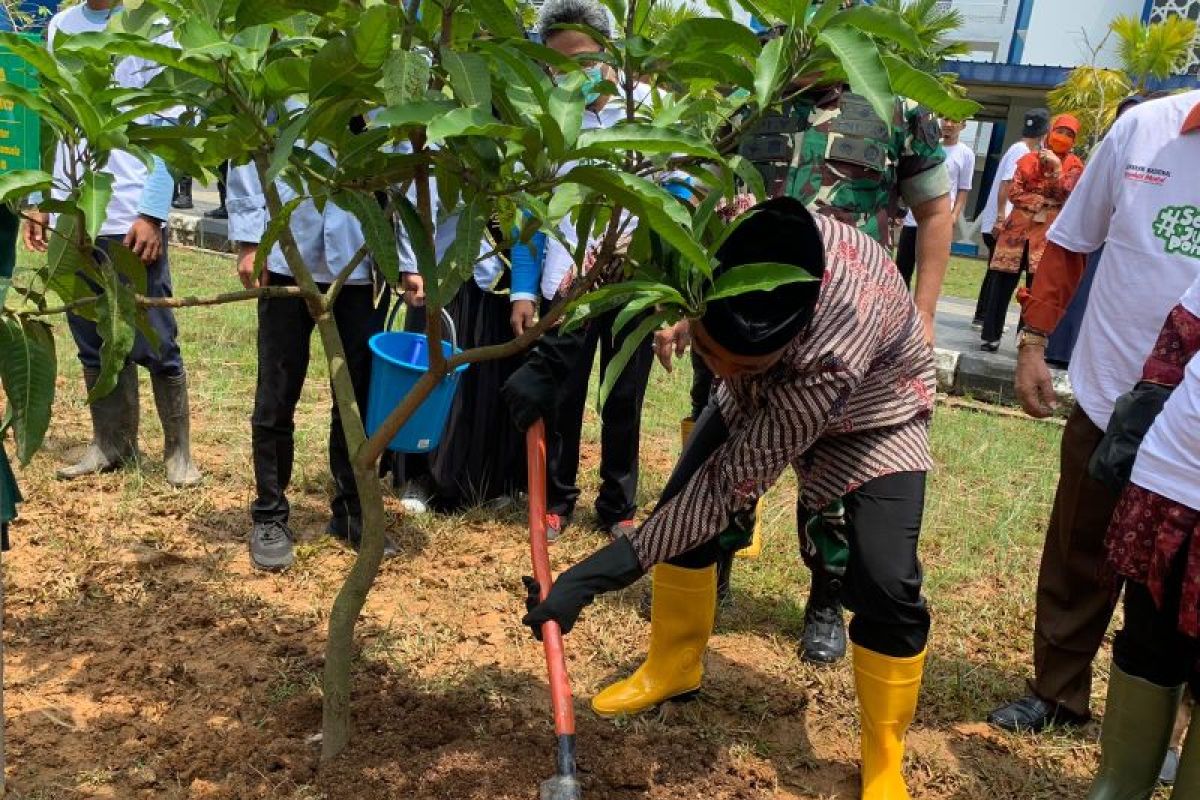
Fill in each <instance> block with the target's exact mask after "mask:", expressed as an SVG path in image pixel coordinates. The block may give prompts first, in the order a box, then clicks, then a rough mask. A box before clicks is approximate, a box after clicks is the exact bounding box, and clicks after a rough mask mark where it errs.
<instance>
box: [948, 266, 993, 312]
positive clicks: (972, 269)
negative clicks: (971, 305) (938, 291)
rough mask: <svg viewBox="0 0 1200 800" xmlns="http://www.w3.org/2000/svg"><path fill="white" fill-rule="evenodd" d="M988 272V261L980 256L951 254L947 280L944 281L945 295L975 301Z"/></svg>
mask: <svg viewBox="0 0 1200 800" xmlns="http://www.w3.org/2000/svg"><path fill="white" fill-rule="evenodd" d="M985 274H987V262H986V261H984V260H983V259H979V258H963V257H962V256H951V257H950V267H949V269H947V270H946V280H945V282H944V283H942V295H943V296H944V297H959V298H963V299H965V300H971V301H974V300H975V299H976V298H977V297H979V287H980V286H981V285H982V284H983V276H984V275H985Z"/></svg>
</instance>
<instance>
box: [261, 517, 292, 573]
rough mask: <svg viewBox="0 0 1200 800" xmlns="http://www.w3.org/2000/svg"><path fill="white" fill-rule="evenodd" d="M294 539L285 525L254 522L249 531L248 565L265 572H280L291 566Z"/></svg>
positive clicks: (281, 523)
mask: <svg viewBox="0 0 1200 800" xmlns="http://www.w3.org/2000/svg"><path fill="white" fill-rule="evenodd" d="M295 540H296V537H295V536H294V535H293V534H292V530H291V528H289V527H288V526H287V523H285V522H280V521H278V520H273V521H271V522H256V523H254V527H253V528H252V529H251V531H250V563H251V564H253V565H254V567H255V568H256V569H261V570H265V571H266V572H282V571H283V570H285V569H287V568H288V567H290V566H291V565H292V560H293V559H294V555H293V553H292V543H293V542H294V541H295Z"/></svg>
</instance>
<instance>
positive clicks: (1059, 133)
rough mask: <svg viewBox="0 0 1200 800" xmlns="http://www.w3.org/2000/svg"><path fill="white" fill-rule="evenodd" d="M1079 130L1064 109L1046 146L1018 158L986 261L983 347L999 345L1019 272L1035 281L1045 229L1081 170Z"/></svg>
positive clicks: (1028, 281)
mask: <svg viewBox="0 0 1200 800" xmlns="http://www.w3.org/2000/svg"><path fill="white" fill-rule="evenodd" d="M1078 134H1079V120H1077V119H1075V117H1073V116H1071V115H1070V114H1060V115H1058V116H1057V117H1055V118H1054V121H1053V122H1052V123H1051V124H1050V133H1049V134H1048V135H1047V136H1046V146H1045V147H1043V148H1041V149H1040V150H1038V151H1037V152H1030V153H1026V154H1025V155H1023V156H1022V157H1021V160H1020V161H1018V162H1017V169H1016V172H1015V174H1014V175H1013V182H1012V187H1011V188H1010V189H1009V193H1008V199H1009V202H1011V203H1012V206H1013V208H1012V211H1011V212H1009V215H1008V219H1006V220H1004V222H1003V223H1002V224H1001V225H1000V227H999V229H998V235H997V237H996V249H995V250H994V251H993V252H992V260H991V262H990V263H989V265H988V272H990V273H991V274H992V278H991V287H990V289H989V291H988V297H987V300H986V301H985V302H984V309H983V330H982V332H981V333H980V337H981V338H982V340H983V343H982V344H981V345H980V349H981V350H985V351H987V352H991V353H994V352H996V351H997V350H999V349H1000V337H1001V336H1003V335H1004V319H1005V317H1006V316H1007V314H1008V304H1009V303H1010V302H1012V296H1013V292H1014V291H1015V290H1016V288H1017V283H1018V281H1020V278H1021V273H1022V272H1024V273H1025V284H1026V286H1029V285H1030V284H1032V282H1033V276H1034V275H1036V274H1037V269H1038V264H1039V263H1041V260H1042V253H1043V252H1045V250H1046V232H1047V231H1048V230H1050V226H1051V225H1053V224H1054V220H1055V219H1056V218H1057V217H1058V212H1059V210H1061V209H1062V207H1063V203H1065V202H1066V200H1067V198H1068V197H1069V196H1070V194H1071V191H1072V190H1073V189H1074V188H1075V184H1076V183H1078V182H1079V176H1080V175H1082V174H1083V162H1082V161H1080V160H1079V157H1078V156H1076V155H1075V154H1074V153H1072V152H1071V151H1072V149H1074V147H1075V137H1076V136H1077V135H1078Z"/></svg>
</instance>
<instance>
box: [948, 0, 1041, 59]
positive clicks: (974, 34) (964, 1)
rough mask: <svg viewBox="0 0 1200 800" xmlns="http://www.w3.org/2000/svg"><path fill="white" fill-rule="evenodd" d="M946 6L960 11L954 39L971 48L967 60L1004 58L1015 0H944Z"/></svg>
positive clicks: (1014, 21) (1015, 4)
mask: <svg viewBox="0 0 1200 800" xmlns="http://www.w3.org/2000/svg"><path fill="white" fill-rule="evenodd" d="M1052 1H1053V0H1052ZM946 5H949V6H951V7H952V8H954V9H955V10H956V11H958V12H959V13H960V14H962V18H963V26H962V28H960V29H959V31H958V33H957V35H956V36H955V38H956V39H959V40H960V41H963V42H965V43H966V44H967V46H968V47H970V48H971V52H970V54H969V55H968V56H967V57H966V58H967V60H968V61H991V62H1003V61H1007V60H1008V48H1009V45H1010V44H1011V42H1012V36H1013V28H1014V27H1015V26H1016V21H1017V8H1018V6H1019V5H1020V2H1019V0H948V2H947V3H946Z"/></svg>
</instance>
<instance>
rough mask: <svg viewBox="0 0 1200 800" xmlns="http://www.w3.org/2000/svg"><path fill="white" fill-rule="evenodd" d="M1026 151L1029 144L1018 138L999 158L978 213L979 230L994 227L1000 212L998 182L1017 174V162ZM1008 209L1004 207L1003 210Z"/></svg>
mask: <svg viewBox="0 0 1200 800" xmlns="http://www.w3.org/2000/svg"><path fill="white" fill-rule="evenodd" d="M1028 152H1029V145H1027V144H1025V140H1024V139H1019V140H1017V141H1016V142H1013V144H1012V146H1011V147H1009V148H1008V150H1006V151H1005V153H1004V157H1003V158H1001V159H1000V166H999V167H997V168H996V177H995V178H994V179H993V180H992V191H991V192H990V193H989V194H988V201H987V205H985V206H984V207H983V213H981V214H980V215H979V230H981V231H983V232H984V233H991V232H992V229H993V228H995V227H996V222H997V219H996V218H997V216H998V215H999V213H1000V209H999V205H1000V184H1001V183H1003V182H1004V181H1011V180H1012V179H1013V176H1014V175H1016V174H1017V162H1018V161H1020V160H1021V156H1023V155H1025V154H1026V153H1028ZM1008 210H1009V209H1005V212H1007V211H1008Z"/></svg>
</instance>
